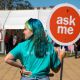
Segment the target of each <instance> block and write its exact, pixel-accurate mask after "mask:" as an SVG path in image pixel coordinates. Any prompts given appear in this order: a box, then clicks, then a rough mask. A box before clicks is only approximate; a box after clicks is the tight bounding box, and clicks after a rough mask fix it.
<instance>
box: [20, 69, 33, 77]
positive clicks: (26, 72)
mask: <svg viewBox="0 0 80 80" xmlns="http://www.w3.org/2000/svg"><path fill="white" fill-rule="evenodd" d="M20 73H21V75H22V74H25V75H27V76H28V75H31V74H32V73H31V72H30V71H26V69H25V68H22V69H21V71H20Z"/></svg>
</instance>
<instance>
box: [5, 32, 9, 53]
mask: <svg viewBox="0 0 80 80" xmlns="http://www.w3.org/2000/svg"><path fill="white" fill-rule="evenodd" d="M4 43H5V49H6V53H8V52H9V34H8V33H7V32H6V35H5V38H4Z"/></svg>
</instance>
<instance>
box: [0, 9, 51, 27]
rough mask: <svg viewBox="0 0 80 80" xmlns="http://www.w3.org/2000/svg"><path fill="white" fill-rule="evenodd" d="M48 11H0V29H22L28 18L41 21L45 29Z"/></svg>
mask: <svg viewBox="0 0 80 80" xmlns="http://www.w3.org/2000/svg"><path fill="white" fill-rule="evenodd" d="M50 11H51V10H50V9H49V10H47V9H46V10H43V9H41V10H11V11H0V28H2V29H3V28H4V29H23V28H24V24H25V22H26V20H28V19H29V18H36V19H40V20H41V22H42V23H43V25H44V28H45V29H46V23H47V20H48V18H49V16H48V15H49V12H50Z"/></svg>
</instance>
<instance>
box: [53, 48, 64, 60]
mask: <svg viewBox="0 0 80 80" xmlns="http://www.w3.org/2000/svg"><path fill="white" fill-rule="evenodd" d="M54 49H55V51H56V52H57V53H58V57H59V59H60V61H62V58H63V57H64V55H65V48H64V47H63V48H62V49H61V48H60V47H55V48H54Z"/></svg>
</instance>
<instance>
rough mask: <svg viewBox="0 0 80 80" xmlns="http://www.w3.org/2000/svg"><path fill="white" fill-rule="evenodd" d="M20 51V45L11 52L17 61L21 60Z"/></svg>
mask: <svg viewBox="0 0 80 80" xmlns="http://www.w3.org/2000/svg"><path fill="white" fill-rule="evenodd" d="M20 51H21V49H20V45H19V44H18V45H17V46H16V47H15V48H14V49H12V50H11V51H10V54H12V55H13V56H14V58H15V59H19V57H20Z"/></svg>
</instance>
